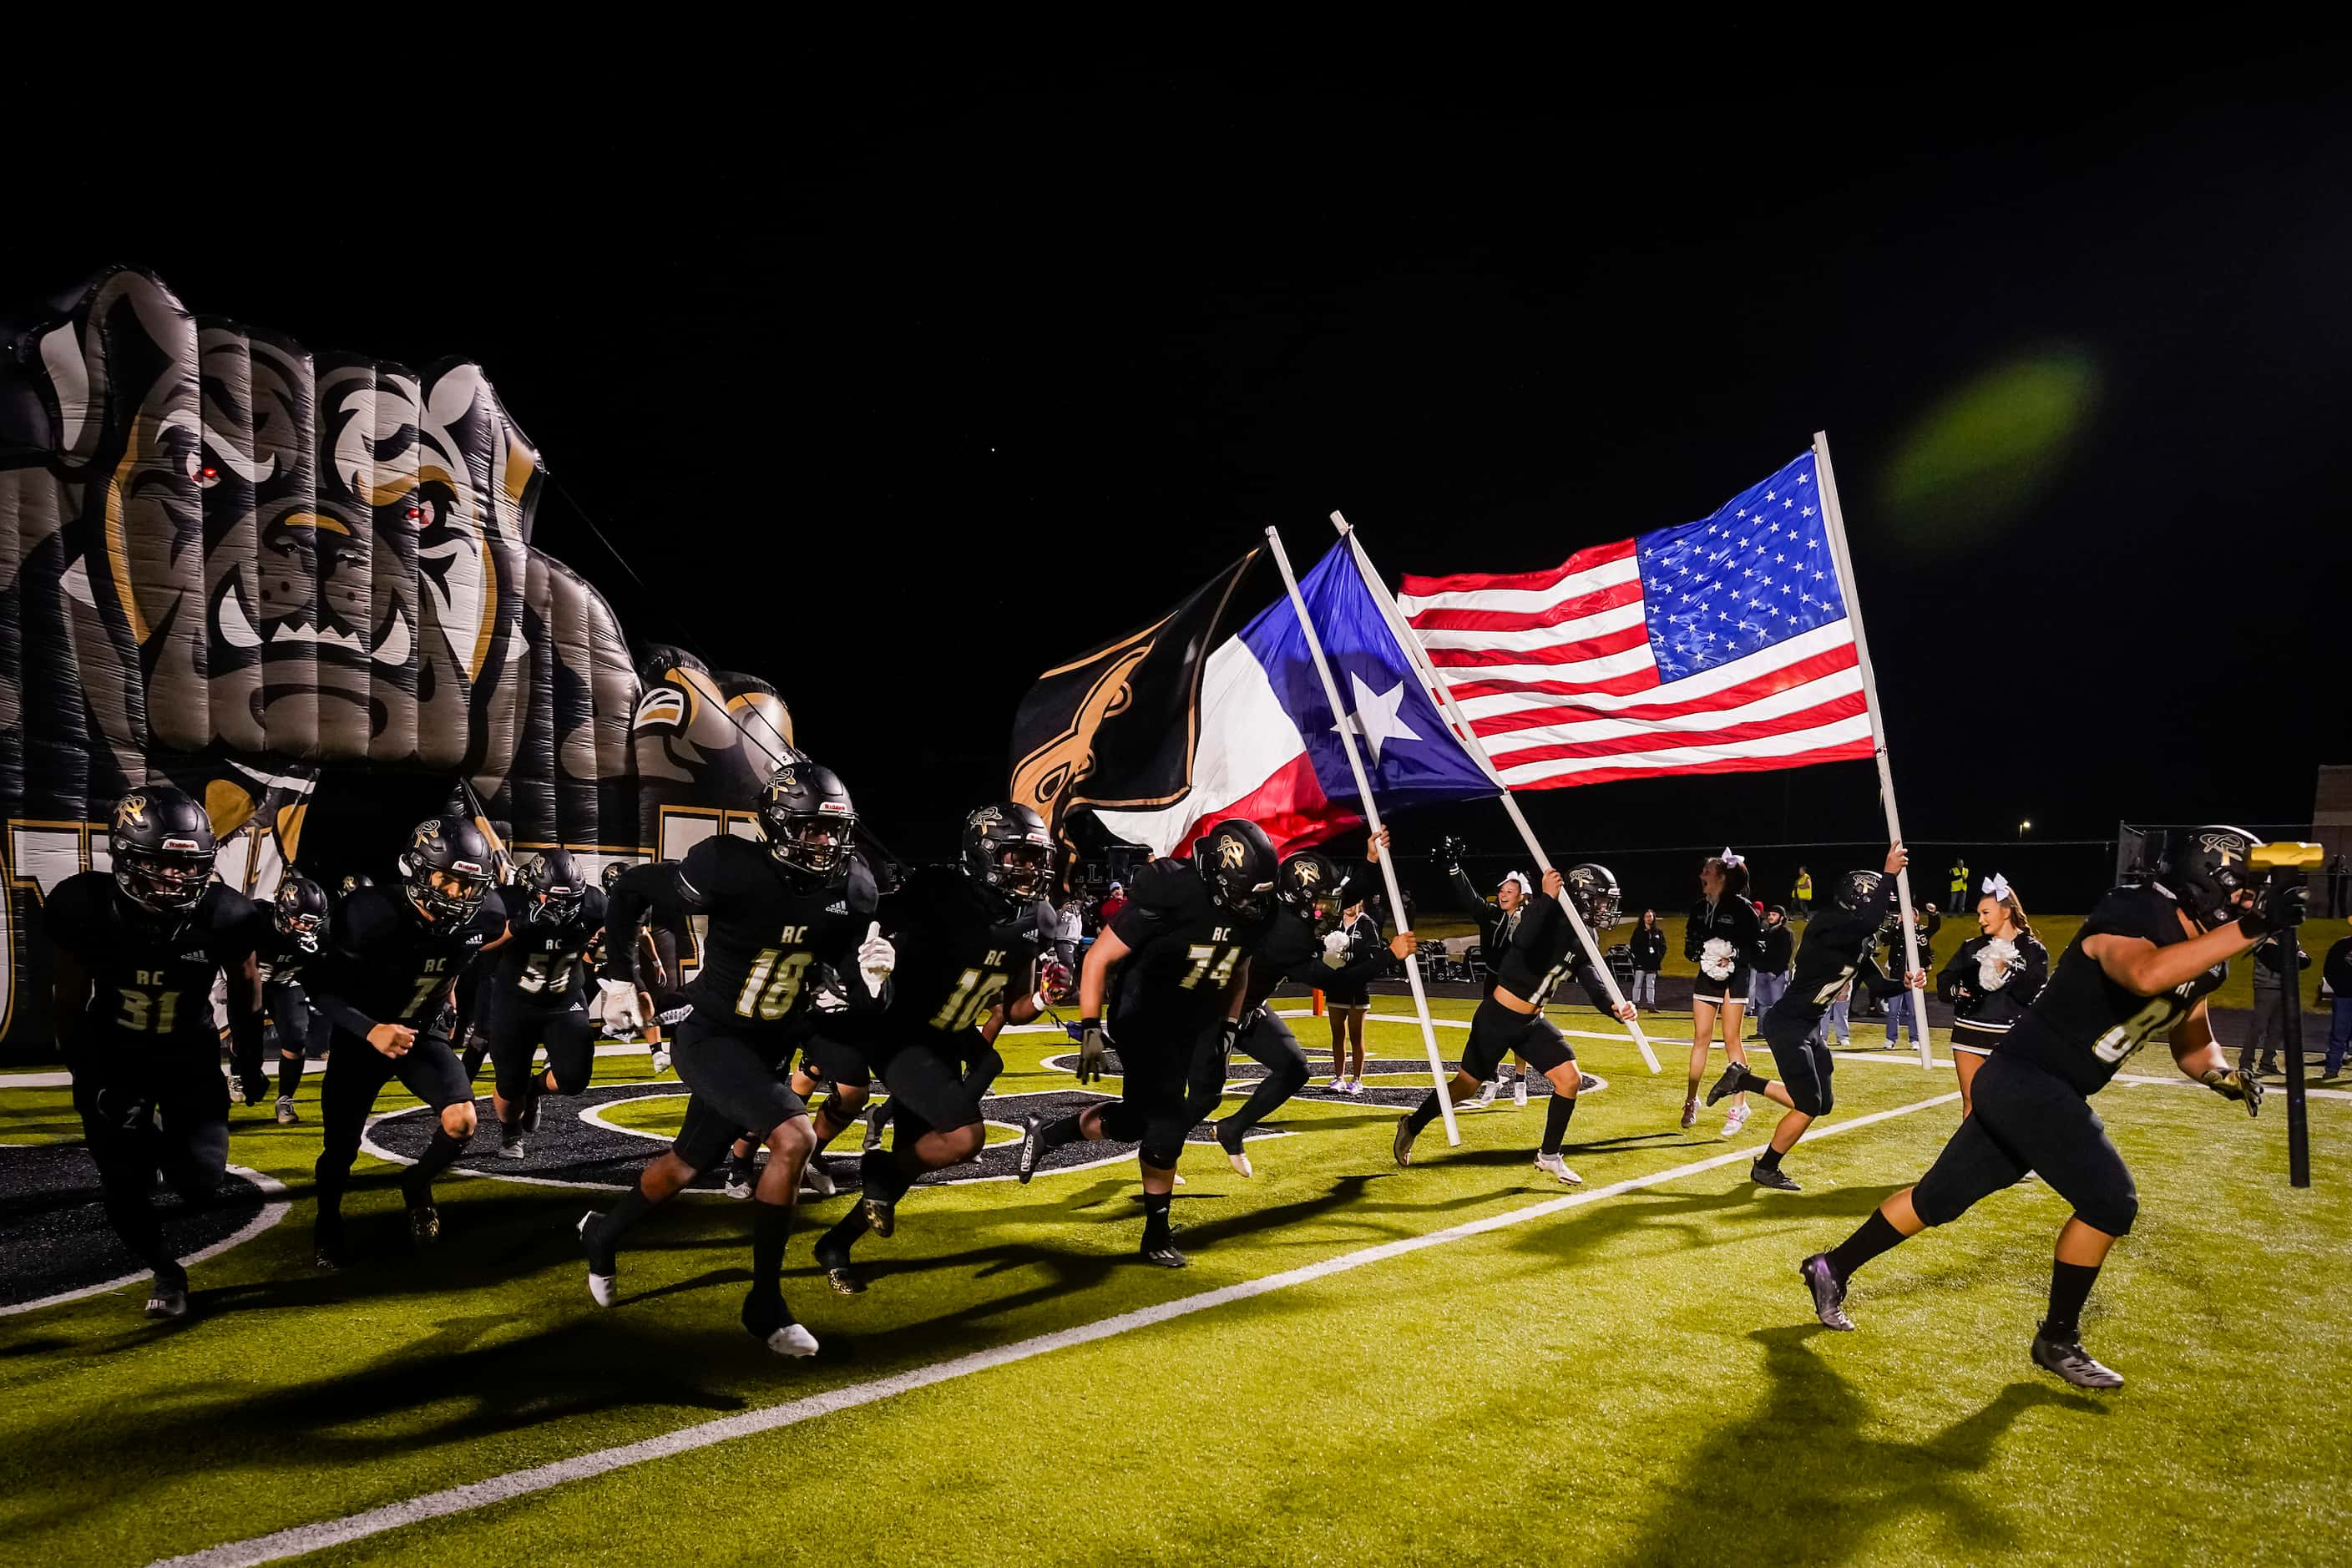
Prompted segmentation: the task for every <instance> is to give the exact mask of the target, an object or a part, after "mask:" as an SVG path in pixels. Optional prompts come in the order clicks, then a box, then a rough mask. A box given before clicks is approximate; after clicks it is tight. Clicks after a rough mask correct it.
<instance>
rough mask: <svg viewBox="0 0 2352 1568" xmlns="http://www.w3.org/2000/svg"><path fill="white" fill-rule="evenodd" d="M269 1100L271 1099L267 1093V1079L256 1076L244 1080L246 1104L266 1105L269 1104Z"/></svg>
mask: <svg viewBox="0 0 2352 1568" xmlns="http://www.w3.org/2000/svg"><path fill="white" fill-rule="evenodd" d="M271 1098H272V1097H271V1095H270V1093H269V1080H268V1079H266V1078H262V1077H260V1076H259V1075H256V1076H254V1077H252V1078H249V1079H246V1080H245V1102H246V1104H247V1105H268V1104H269V1103H270V1100H271Z"/></svg>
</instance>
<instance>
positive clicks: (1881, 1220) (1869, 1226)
mask: <svg viewBox="0 0 2352 1568" xmlns="http://www.w3.org/2000/svg"><path fill="white" fill-rule="evenodd" d="M1902 1240H1903V1233H1902V1232H1901V1231H1899V1230H1897V1229H1895V1226H1893V1225H1891V1224H1889V1223H1888V1222H1887V1218H1886V1216H1885V1215H1883V1214H1881V1213H1879V1212H1878V1211H1877V1210H1876V1209H1873V1210H1871V1211H1870V1217H1869V1218H1868V1219H1866V1220H1864V1221H1863V1222H1862V1228H1860V1229H1859V1230H1857V1231H1855V1232H1854V1233H1853V1235H1852V1236H1849V1237H1846V1238H1845V1239H1844V1240H1843V1241H1841V1242H1839V1243H1838V1244H1837V1245H1836V1246H1835V1247H1831V1248H1830V1253H1829V1258H1830V1269H1831V1271H1832V1273H1834V1274H1835V1275H1836V1276H1837V1277H1838V1278H1839V1279H1851V1278H1852V1277H1853V1271H1854V1270H1855V1269H1857V1268H1861V1267H1862V1266H1863V1265H1864V1264H1865V1263H1867V1262H1869V1261H1870V1260H1871V1259H1872V1258H1875V1257H1877V1256H1878V1255H1879V1254H1880V1253H1882V1252H1887V1251H1891V1250H1893V1249H1894V1248H1895V1247H1896V1246H1898V1245H1899V1244H1900V1243H1901V1242H1902Z"/></svg>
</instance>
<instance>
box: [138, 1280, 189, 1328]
mask: <svg viewBox="0 0 2352 1568" xmlns="http://www.w3.org/2000/svg"><path fill="white" fill-rule="evenodd" d="M147 1315H148V1316H149V1317H151V1318H152V1319H154V1320H155V1321H157V1322H159V1323H168V1322H173V1321H176V1320H178V1319H181V1318H184V1317H186V1316H187V1315H188V1277H187V1276H186V1275H185V1274H184V1273H182V1272H181V1271H180V1270H179V1269H177V1268H174V1269H173V1270H172V1271H171V1272H170V1273H168V1274H158V1275H156V1276H155V1283H154V1285H153V1286H152V1287H151V1288H150V1289H149V1290H148V1292H147Z"/></svg>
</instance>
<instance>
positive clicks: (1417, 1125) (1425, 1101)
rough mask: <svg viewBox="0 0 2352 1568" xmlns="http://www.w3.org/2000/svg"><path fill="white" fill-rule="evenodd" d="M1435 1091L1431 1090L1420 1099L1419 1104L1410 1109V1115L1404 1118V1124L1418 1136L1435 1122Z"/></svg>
mask: <svg viewBox="0 0 2352 1568" xmlns="http://www.w3.org/2000/svg"><path fill="white" fill-rule="evenodd" d="M1437 1114H1438V1112H1437V1091H1436V1090H1435V1089H1431V1090H1430V1091H1429V1092H1428V1093H1427V1094H1424V1095H1423V1096H1422V1097H1421V1103H1420V1104H1419V1105H1416V1106H1414V1107H1413V1108H1412V1114H1411V1115H1410V1116H1408V1117H1406V1118H1405V1124H1406V1125H1407V1126H1409V1127H1411V1128H1412V1130H1413V1132H1414V1134H1415V1135H1416V1136H1418V1135H1419V1134H1420V1132H1421V1130H1422V1129H1423V1128H1424V1127H1426V1126H1428V1125H1429V1124H1430V1123H1431V1122H1433V1121H1436V1120H1437Z"/></svg>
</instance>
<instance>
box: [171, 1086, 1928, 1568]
mask: <svg viewBox="0 0 2352 1568" xmlns="http://www.w3.org/2000/svg"><path fill="white" fill-rule="evenodd" d="M1959 1098H1960V1096H1959V1091H1958V1090H1957V1089H1955V1090H1953V1091H1952V1092H1951V1093H1949V1094H1939V1095H1936V1096H1934V1097H1933V1098H1931V1099H1927V1100H1918V1101H1916V1102H1915V1103H1913V1104H1910V1105H1899V1106H1896V1107H1895V1108H1894V1109H1893V1110H1876V1111H1873V1112H1871V1113H1870V1114H1869V1115H1867V1116H1857V1117H1855V1118H1854V1119H1853V1121H1837V1122H1832V1123H1831V1124H1830V1125H1828V1126H1826V1127H1824V1126H1820V1125H1816V1126H1814V1127H1812V1128H1811V1129H1810V1130H1809V1133H1810V1135H1811V1137H1812V1138H1813V1139H1814V1140H1815V1141H1819V1140H1821V1139H1823V1138H1830V1137H1834V1136H1835V1135H1837V1134H1838V1133H1841V1132H1851V1131H1854V1130H1855V1129H1857V1128H1863V1127H1868V1126H1870V1125H1871V1124H1872V1123H1874V1122H1879V1121H1889V1120H1891V1119H1892V1118H1895V1117H1897V1116H1908V1115H1909V1114H1911V1112H1913V1111H1915V1110H1929V1109H1931V1108H1933V1107H1935V1106H1938V1105H1948V1104H1950V1103H1951V1102H1952V1101H1953V1100H1958V1099H1959ZM1764 1148H1765V1145H1763V1144H1759V1145H1758V1146H1757V1147H1755V1148H1753V1149H1737V1150H1732V1151H1730V1152H1726V1153H1722V1154H1717V1155H1714V1156H1712V1157H1711V1158H1708V1159H1705V1160H1695V1161H1693V1162H1691V1163H1689V1164H1687V1165H1676V1166H1675V1168H1674V1169H1672V1170H1670V1171H1660V1172H1657V1173H1655V1174H1653V1175H1647V1176H1635V1177H1632V1178H1630V1179H1628V1180H1626V1181H1622V1182H1612V1183H1611V1184H1609V1185H1608V1186H1605V1187H1594V1188H1592V1189H1591V1190H1590V1191H1588V1192H1581V1193H1571V1194H1568V1195H1566V1196H1563V1197H1557V1198H1550V1199H1548V1200H1546V1201H1545V1202H1543V1203H1539V1204H1530V1205H1528V1206H1527V1207H1525V1208H1519V1209H1513V1210H1511V1211H1510V1212H1508V1213H1507V1214H1499V1215H1490V1216H1488V1217H1487V1218H1486V1219H1479V1220H1471V1221H1469V1222H1467V1223H1466V1224H1463V1225H1456V1226H1447V1227H1446V1228H1445V1229H1444V1230H1437V1231H1432V1232H1430V1233H1429V1234H1428V1235H1426V1236H1416V1237H1407V1238H1405V1239H1404V1240H1402V1241H1390V1242H1383V1243H1381V1245H1380V1246H1378V1247H1363V1248H1361V1249H1360V1250H1358V1251H1355V1252H1347V1253H1342V1254H1340V1255H1339V1257H1337V1258H1326V1259H1325V1260H1324V1261H1322V1262H1320V1263H1310V1264H1307V1266H1306V1267H1304V1268H1290V1269H1286V1270H1284V1271H1283V1272H1282V1273H1279V1274H1269V1275H1266V1276H1265V1278H1263V1279H1249V1280H1244V1281H1243V1282H1242V1283H1240V1284H1238V1285H1227V1286H1224V1287H1223V1288H1222V1289H1215V1290H1204V1291H1202V1293H1201V1294H1199V1295H1197V1296H1185V1297H1182V1298H1180V1299H1179V1300H1173V1301H1163V1302H1161V1303H1160V1305H1158V1306H1156V1307H1141V1308H1138V1309H1137V1310H1134V1311H1131V1312H1121V1313H1119V1314H1118V1315H1117V1316H1115V1317H1109V1318H1104V1319H1101V1320H1100V1321H1096V1322H1092V1323H1082V1324H1080V1325H1079V1326H1078V1327H1076V1328H1073V1329H1060V1330H1056V1331H1055V1332H1053V1333H1050V1334H1039V1335H1036V1336H1035V1337H1034V1338H1031V1339H1025V1340H1018V1341H1015V1342H1013V1343H1012V1344H1009V1345H1000V1346H998V1347H997V1348H996V1349H994V1350H985V1351H975V1352H972V1353H971V1354H970V1355H961V1356H957V1357H955V1358H954V1359H953V1360H950V1361H943V1362H934V1363H931V1364H930V1365H929V1366H919V1367H915V1368H912V1369H910V1370H908V1371H907V1372H902V1373H896V1374H894V1375H892V1376H889V1377H881V1378H876V1379H875V1380H874V1381H872V1382H870V1383H856V1384H850V1385H848V1386H847V1387H845V1388H835V1389H831V1390H828V1391H827V1392H825V1393H824V1394H810V1395H809V1396H807V1397H806V1398H804V1399H794V1400H791V1401H788V1402H787V1403H785V1404H782V1405H770V1406H769V1407H768V1408H766V1409H764V1410H751V1411H746V1412H744V1413H743V1414H742V1415H729V1416H723V1417H721V1418H720V1419H719V1420H716V1421H705V1422H701V1423H699V1424H698V1425H696V1426H681V1427H679V1428H678V1429H677V1430H676V1431H674V1432H667V1433H664V1434H663V1435H662V1436H658V1437H647V1438H644V1439H642V1440H640V1441H638V1442H635V1443H624V1444H622V1445H621V1446H619V1447H613V1448H599V1449H596V1450H594V1451H593V1452H591V1453H586V1454H580V1455H576V1456H574V1457H573V1458H569V1459H558V1460H556V1461H554V1462H553V1463H551V1464H546V1465H535V1466H533V1467H531V1468H529V1469H523V1470H513V1471H509V1473H508V1474H506V1475H503V1476H492V1477H490V1478H489V1479H487V1480H479V1481H473V1482H469V1483H468V1484H467V1485H465V1486H461V1487H450V1488H448V1489H446V1490H443V1491H437V1492H426V1493H425V1494H424V1495H423V1496H421V1497H413V1498H409V1499H407V1500H405V1501H402V1502H395V1503H386V1504H384V1505H383V1507H381V1508H372V1509H369V1510H365V1511H364V1512H362V1513H355V1514H352V1515H350V1516H349V1517H347V1518H343V1519H338V1520H329V1521H323V1522H320V1523H318V1524H299V1525H295V1526H293V1527H292V1528H290V1529H287V1530H280V1531H272V1532H271V1533H269V1534H268V1535H257V1536H254V1537H252V1538H251V1539H250V1540H246V1541H232V1542H225V1543H223V1544H221V1545H219V1546H212V1547H206V1548H205V1549H204V1550H203V1551H199V1552H186V1553H184V1554H183V1555H181V1556H178V1557H165V1558H159V1559H157V1560H156V1562H155V1563H152V1564H150V1568H248V1565H250V1564H255V1563H275V1562H278V1560H280V1559H282V1558H287V1557H296V1556H299V1555H301V1554H302V1553H304V1552H319V1551H323V1550H325V1549H326V1548H328V1547H331V1546H347V1545H349V1544H350V1543H351V1542H354V1541H364V1540H366V1539H367V1538H368V1537H370V1536H372V1535H381V1534H383V1533H384V1532H385V1531H391V1530H398V1529H400V1528H401V1527H402V1526H403V1525H409V1524H421V1523H423V1522H424V1521H426V1520H430V1519H446V1518H447V1517H448V1516H449V1515H451V1514H454V1513H464V1512H466V1511H467V1510H472V1509H477V1508H485V1507H488V1505H490V1504H492V1503H499V1502H506V1501H509V1500H512V1499H515V1498H519V1497H527V1496H529V1495H530V1493H532V1492H541V1491H546V1490H548V1489H551V1488H553V1487H560V1486H562V1485H563V1484H565V1483H566V1482H568V1481H578V1480H586V1479H590V1478H592V1477H595V1476H602V1475H608V1474H610V1473H611V1472H613V1471H614V1470H618V1469H625V1468H628V1467H629V1466H631V1465H642V1464H644V1463H646V1461H647V1460H650V1459H667V1458H673V1457H675V1456H677V1455H679V1454H689V1453H692V1452H694V1451H695V1450H697V1449H699V1448H708V1447H711V1446H713V1445H714V1444H719V1443H727V1442H732V1441H733V1440H734V1439H736V1438H738V1437H751V1436H758V1435H759V1434H761V1433H762V1432H773V1431H777V1430H780V1429H781V1428H782V1427H786V1426H798V1425H800V1424H801V1423H802V1422H803V1421H814V1419H816V1418H817V1417H818V1416H820V1415H832V1414H834V1413H835V1412H836V1411H841V1410H855V1409H856V1408H857V1407H858V1406H860V1405H875V1404H878V1403H880V1402H881V1401H883V1400H885V1399H891V1398H895V1397H896V1396H898V1394H911V1393H913V1392H915V1391H916V1390H917V1389H920V1388H929V1387H930V1386H932V1385H933V1384H941V1383H950V1382H953V1381H954V1380H955V1379H957V1378H961V1377H969V1376H971V1374H972V1373H981V1372H988V1371H992V1370H993V1369H994V1368H996V1367H1000V1366H1009V1365H1011V1364H1012V1363H1014V1362H1020V1361H1027V1360H1029V1359H1031V1358H1032V1357H1034V1356H1041V1355H1045V1354H1047V1353H1048V1352H1053V1351H1059V1350H1067V1349H1070V1348H1071V1347H1072V1346H1075V1345H1083V1344H1091V1343H1093V1342H1095V1341H1097V1340H1107V1339H1111V1338H1113V1337H1115V1336H1117V1335H1119V1334H1124V1333H1129V1332H1131V1331H1134V1330H1137V1329H1146V1328H1150V1327H1151V1326H1152V1325H1154V1324H1157V1323H1165V1322H1169V1321H1172V1320H1174V1319H1177V1318H1182V1317H1189V1316H1191V1315H1192V1313H1194V1312H1205V1311H1208V1310H1210V1309H1212V1308H1215V1307H1223V1306H1230V1305H1231V1304H1232V1303H1234V1302H1235V1301H1246V1300H1251V1299H1252V1298H1254V1297H1257V1296H1264V1295H1267V1294H1269V1293H1271V1292H1273V1291H1276V1290H1282V1289H1289V1288H1290V1287H1291V1286H1294V1285H1307V1284H1311V1283H1313V1282H1314V1281H1315V1280H1318V1279H1326V1278H1328V1277H1329V1276H1331V1275H1334V1274H1344V1273H1347V1272H1348V1271H1349V1270H1351V1269H1356V1268H1366V1267H1368V1266H1370V1265H1371V1264H1374V1263H1385V1262H1387V1261H1388V1260H1389V1259H1391V1258H1403V1257H1406V1256H1407V1255H1409V1254H1412V1253H1415V1252H1420V1251H1423V1250H1424V1249H1425V1248H1428V1247H1440V1246H1443V1245H1444V1244H1445V1243H1447V1242H1451V1241H1461V1240H1465V1239H1466V1238H1467V1237H1474V1236H1484V1235H1485V1234H1486V1233H1487V1232H1489V1231H1496V1230H1503V1229H1507V1228H1508V1227H1509V1226H1515V1225H1524V1224H1526V1223H1528V1221H1529V1220H1536V1219H1543V1218H1548V1217H1549V1216H1550V1215H1556V1214H1563V1213H1566V1212H1567V1211H1568V1210H1570V1209H1573V1208H1580V1207H1582V1206H1583V1205H1586V1204H1591V1203H1598V1202H1599V1201H1600V1200H1601V1199H1602V1198H1613V1197H1619V1196H1622V1194H1626V1193H1630V1192H1635V1191H1638V1190H1639V1189H1641V1188H1643V1187H1654V1186H1656V1185H1658V1184H1661V1183H1664V1182H1672V1181H1677V1180H1680V1179H1681V1178H1682V1177H1684V1176H1695V1175H1697V1174H1699V1173H1702V1172H1706V1171H1712V1170H1715V1169H1717V1168H1718V1167H1720V1166H1724V1165H1729V1164H1733V1163H1737V1162H1738V1161H1741V1160H1753V1159H1755V1158H1756V1156H1757V1155H1759V1154H1760V1153H1762V1152H1764Z"/></svg>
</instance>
